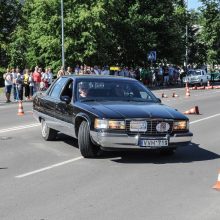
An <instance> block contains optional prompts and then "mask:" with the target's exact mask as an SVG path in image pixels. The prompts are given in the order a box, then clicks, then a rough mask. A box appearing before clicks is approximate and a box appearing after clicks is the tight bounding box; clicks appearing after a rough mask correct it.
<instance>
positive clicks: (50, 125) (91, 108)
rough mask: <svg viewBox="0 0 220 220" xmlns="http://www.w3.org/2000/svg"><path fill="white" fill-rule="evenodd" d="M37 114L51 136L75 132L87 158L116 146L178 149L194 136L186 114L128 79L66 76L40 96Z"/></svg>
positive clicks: (48, 137) (43, 129) (36, 100)
mask: <svg viewBox="0 0 220 220" xmlns="http://www.w3.org/2000/svg"><path fill="white" fill-rule="evenodd" d="M33 113H34V117H35V118H36V119H37V120H38V121H39V122H40V123H41V133H42V136H43V138H44V139H45V140H47V141H49V140H54V139H56V135H57V132H58V131H59V132H62V133H65V134H67V135H69V136H72V137H74V138H76V139H78V145H79V149H80V152H81V154H82V156H84V157H96V156H97V155H98V153H99V152H100V150H116V149H139V150H141V149H142V150H143V149H144V150H148V149H159V150H160V151H162V152H165V153H173V152H174V151H175V149H176V148H177V147H179V146H187V145H188V144H189V143H190V141H191V139H192V135H193V134H192V133H191V132H190V131H189V119H188V118H187V117H186V116H185V115H183V114H182V113H180V112H178V111H177V110H176V109H173V108H171V107H168V106H166V105H164V104H162V103H161V100H160V99H159V98H157V97H156V96H155V95H154V94H153V93H152V92H151V91H150V90H149V89H147V88H146V87H145V86H144V85H143V84H142V83H140V82H139V81H137V80H135V79H129V78H124V77H114V76H94V75H93V76H91V75H70V76H62V77H60V78H59V79H57V80H56V81H55V82H54V83H53V84H52V85H51V86H50V88H49V89H48V90H47V91H46V92H44V93H42V92H39V93H37V94H36V96H35V97H34V100H33Z"/></svg>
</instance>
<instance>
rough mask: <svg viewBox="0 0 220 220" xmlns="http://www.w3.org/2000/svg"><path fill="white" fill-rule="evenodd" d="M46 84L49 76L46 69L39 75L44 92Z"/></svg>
mask: <svg viewBox="0 0 220 220" xmlns="http://www.w3.org/2000/svg"><path fill="white" fill-rule="evenodd" d="M42 82H43V83H42ZM48 82H49V74H48V69H47V68H46V69H45V72H44V73H42V74H41V84H42V85H44V86H43V90H46V89H47V88H48Z"/></svg>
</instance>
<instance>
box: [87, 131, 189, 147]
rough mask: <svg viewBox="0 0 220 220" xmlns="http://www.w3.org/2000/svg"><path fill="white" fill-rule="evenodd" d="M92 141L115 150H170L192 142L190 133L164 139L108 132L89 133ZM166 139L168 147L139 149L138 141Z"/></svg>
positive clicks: (168, 136)
mask: <svg viewBox="0 0 220 220" xmlns="http://www.w3.org/2000/svg"><path fill="white" fill-rule="evenodd" d="M90 135H91V138H92V140H93V141H94V142H95V143H96V144H98V145H100V146H101V148H115V149H143V148H144V149H157V148H172V147H178V146H184V145H187V144H188V143H189V142H191V140H192V136H193V134H192V133H191V132H186V133H178V134H174V135H166V137H155V136H150V137H148V136H146V137H143V136H140V135H133V136H131V135H128V134H122V133H108V132H101V131H100V132H97V131H90ZM160 138H161V139H164V138H165V139H167V140H168V141H169V144H168V146H165V147H149V146H145V147H141V146H140V140H143V139H151V140H156V139H160Z"/></svg>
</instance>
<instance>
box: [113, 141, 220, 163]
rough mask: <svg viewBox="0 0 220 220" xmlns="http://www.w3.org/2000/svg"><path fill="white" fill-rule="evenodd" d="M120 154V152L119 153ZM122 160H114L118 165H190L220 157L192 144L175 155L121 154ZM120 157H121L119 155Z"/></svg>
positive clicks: (156, 152)
mask: <svg viewBox="0 0 220 220" xmlns="http://www.w3.org/2000/svg"><path fill="white" fill-rule="evenodd" d="M117 153H119V152H117ZM120 154H121V155H120V156H121V158H120V159H118V158H117V159H113V160H112V161H114V162H117V163H154V164H166V163H190V162H194V161H206V160H215V159H218V158H220V155H218V154H216V153H213V152H211V151H209V150H206V149H204V148H201V147H199V144H195V143H191V144H190V145H189V146H187V147H182V148H178V149H177V151H176V152H175V154H173V155H161V154H159V153H158V151H141V152H140V151H135V152H120ZM118 156H119V155H118Z"/></svg>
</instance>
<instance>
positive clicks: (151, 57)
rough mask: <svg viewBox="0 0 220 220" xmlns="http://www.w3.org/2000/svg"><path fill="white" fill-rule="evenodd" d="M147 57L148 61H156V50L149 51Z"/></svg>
mask: <svg viewBox="0 0 220 220" xmlns="http://www.w3.org/2000/svg"><path fill="white" fill-rule="evenodd" d="M147 59H148V61H156V59H157V52H156V51H150V52H149V53H148V54H147Z"/></svg>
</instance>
